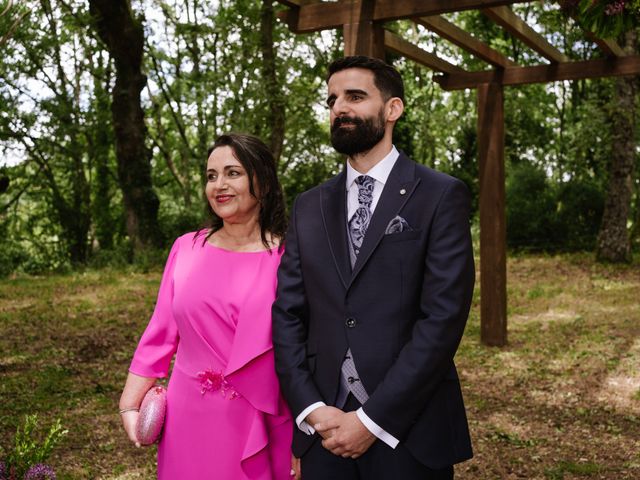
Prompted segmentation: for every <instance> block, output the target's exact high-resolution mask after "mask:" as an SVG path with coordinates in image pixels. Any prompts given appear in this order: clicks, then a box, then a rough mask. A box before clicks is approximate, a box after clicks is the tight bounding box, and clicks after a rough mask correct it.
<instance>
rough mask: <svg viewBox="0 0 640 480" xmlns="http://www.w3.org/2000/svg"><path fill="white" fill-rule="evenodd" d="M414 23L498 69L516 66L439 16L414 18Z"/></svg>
mask: <svg viewBox="0 0 640 480" xmlns="http://www.w3.org/2000/svg"><path fill="white" fill-rule="evenodd" d="M413 21H414V22H416V23H418V24H420V25H422V26H424V27H426V28H428V29H429V30H431V31H432V32H435V33H436V34H438V35H439V36H441V37H442V38H444V39H445V40H448V41H450V42H451V43H453V44H454V45H457V46H459V47H460V48H463V49H464V50H466V51H467V52H469V53H471V54H472V55H474V56H476V57H478V58H480V59H482V60H484V61H485V62H487V63H490V64H491V65H495V66H496V67H514V66H516V64H515V63H514V62H512V61H511V60H509V59H508V58H507V57H505V56H504V55H502V54H501V53H500V52H498V51H497V50H494V49H493V48H491V47H490V46H489V45H487V44H486V43H484V42H481V41H480V40H478V39H477V38H474V37H473V36H471V35H470V34H468V33H467V32H465V31H464V30H462V29H461V28H459V27H457V26H456V25H454V24H453V23H451V22H448V21H447V20H445V19H444V18H442V17H441V16H439V15H433V16H431V17H420V18H414V19H413Z"/></svg>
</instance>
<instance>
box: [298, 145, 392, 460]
mask: <svg viewBox="0 0 640 480" xmlns="http://www.w3.org/2000/svg"><path fill="white" fill-rule="evenodd" d="M399 155H400V154H399V153H398V150H396V147H395V146H392V147H391V151H390V152H389V153H388V154H387V155H386V156H385V157H384V158H383V159H382V160H380V161H379V162H378V163H376V165H375V166H374V167H373V168H372V169H371V170H369V171H368V172H367V173H366V175H368V176H370V177H371V178H373V179H374V180H375V184H374V186H373V200H372V202H371V214H372V215H373V212H374V211H375V209H376V206H377V205H378V200H380V195H381V194H382V189H383V188H384V185H385V183H387V179H388V178H389V174H390V173H391V169H392V168H393V166H394V165H395V163H396V160H397V159H398V156H399ZM360 175H365V174H362V173H360V172H358V171H357V170H356V169H355V168H353V167H352V166H351V163H349V161H348V160H347V184H346V189H347V218H348V219H350V218H351V217H352V216H353V214H354V213H355V211H356V209H357V208H358V185H356V183H355V180H356V178H358V177H359V176H360ZM344 228H348V226H347V225H345V226H344ZM325 405H326V404H325V403H324V402H316V403H313V404H311V405H309V406H308V407H307V408H305V409H304V410H303V411H302V413H300V415H298V416H297V417H296V424H297V425H298V428H299V429H300V430H302V431H303V432H304V433H306V434H308V435H312V434H313V433H315V429H314V428H313V427H312V426H311V425H309V424H308V423H307V422H306V421H305V418H306V417H307V415H309V414H310V413H311V412H313V411H314V410H315V409H316V408H319V407H324V406H325ZM356 415H357V416H358V418H359V419H360V421H361V422H362V423H363V424H364V426H365V427H367V429H368V430H369V431H370V432H371V433H372V434H373V435H375V436H376V437H377V438H378V439H379V440H382V441H383V442H384V443H386V444H387V445H389V446H390V447H391V448H396V446H397V445H398V443H399V441H398V439H397V438H395V437H394V436H393V435H391V434H389V433H388V432H386V431H385V430H383V429H382V428H381V427H380V426H379V425H378V424H376V423H375V422H374V421H373V420H371V419H370V418H369V416H368V415H367V414H366V413H364V410H363V409H362V407H360V408H359V409H358V410H356Z"/></svg>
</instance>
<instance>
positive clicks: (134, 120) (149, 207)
mask: <svg viewBox="0 0 640 480" xmlns="http://www.w3.org/2000/svg"><path fill="white" fill-rule="evenodd" d="M89 6H90V11H91V14H92V15H93V16H94V17H95V27H96V30H97V32H98V35H99V36H100V38H101V39H102V41H103V42H104V43H105V44H106V46H107V49H108V50H109V53H110V54H111V57H112V58H113V59H114V61H115V66H116V82H115V86H114V88H113V92H112V95H113V103H112V104H111V114H112V118H113V129H114V132H115V137H116V158H117V159H118V181H119V183H120V188H121V189H122V196H123V200H124V208H125V214H126V223H127V233H128V234H129V237H130V239H131V242H132V245H133V248H134V251H140V250H143V249H145V248H148V247H152V246H160V245H162V238H161V235H160V228H159V225H158V206H159V203H160V202H159V200H158V197H157V195H156V193H155V191H154V190H153V186H152V182H151V164H150V159H151V151H150V150H149V149H148V148H147V146H146V145H145V138H146V134H147V130H146V126H145V124H144V112H143V110H142V107H141V105H140V92H141V91H142V89H143V88H144V86H145V85H146V83H147V77H146V76H145V75H144V74H143V73H142V70H141V67H142V55H143V47H144V32H143V29H142V25H141V24H140V21H139V20H138V19H135V18H134V17H133V12H132V11H131V6H130V2H129V1H128V0H89Z"/></svg>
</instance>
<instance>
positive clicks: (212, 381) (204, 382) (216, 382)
mask: <svg viewBox="0 0 640 480" xmlns="http://www.w3.org/2000/svg"><path fill="white" fill-rule="evenodd" d="M197 375H198V378H199V379H200V393H201V394H202V395H204V394H205V393H207V392H216V391H220V394H221V395H222V396H223V397H225V398H226V397H227V394H229V400H233V399H235V398H238V397H239V396H240V394H239V393H238V392H236V390H235V389H234V388H233V386H232V385H231V384H230V383H229V382H227V380H226V379H225V378H224V374H223V373H222V372H214V371H213V370H211V369H209V370H204V371H202V372H198V374H197Z"/></svg>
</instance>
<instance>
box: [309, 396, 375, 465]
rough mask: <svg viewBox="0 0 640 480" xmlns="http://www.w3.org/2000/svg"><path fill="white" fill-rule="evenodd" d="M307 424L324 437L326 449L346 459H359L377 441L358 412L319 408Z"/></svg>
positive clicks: (325, 407) (311, 415)
mask: <svg viewBox="0 0 640 480" xmlns="http://www.w3.org/2000/svg"><path fill="white" fill-rule="evenodd" d="M307 423H308V424H309V425H311V426H312V427H313V428H314V429H315V430H316V432H318V434H319V435H320V436H321V437H322V446H323V447H324V448H326V449H327V450H329V451H330V452H331V453H333V454H334V455H340V456H341V457H344V458H354V459H355V458H358V457H359V456H361V455H362V454H363V453H364V452H366V451H367V450H368V449H369V447H370V446H371V445H372V444H373V442H375V441H376V437H375V435H373V434H372V433H371V432H370V431H369V429H367V427H365V426H364V424H363V423H362V422H361V421H360V419H359V418H358V416H357V415H356V412H343V411H342V410H340V409H339V408H336V407H330V406H323V407H318V408H316V409H315V410H314V411H313V412H311V413H310V414H309V415H308V416H307Z"/></svg>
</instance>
